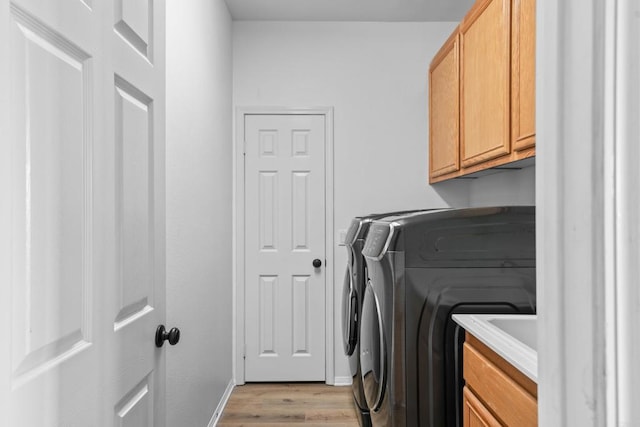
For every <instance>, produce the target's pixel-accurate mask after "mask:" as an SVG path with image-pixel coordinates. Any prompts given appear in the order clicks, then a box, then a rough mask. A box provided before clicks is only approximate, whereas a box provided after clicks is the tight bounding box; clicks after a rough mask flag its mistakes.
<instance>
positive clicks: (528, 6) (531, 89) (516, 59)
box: [511, 0, 536, 151]
mask: <svg viewBox="0 0 640 427" xmlns="http://www.w3.org/2000/svg"><path fill="white" fill-rule="evenodd" d="M511 32H512V37H511V43H512V45H511V55H512V59H511V67H512V68H511V138H512V144H513V149H514V150H516V151H519V150H524V149H525V148H529V147H533V146H534V145H535V143H536V139H535V138H536V137H535V134H536V1H535V0H513V19H512V29H511Z"/></svg>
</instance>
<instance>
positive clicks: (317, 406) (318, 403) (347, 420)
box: [218, 383, 358, 427]
mask: <svg viewBox="0 0 640 427" xmlns="http://www.w3.org/2000/svg"><path fill="white" fill-rule="evenodd" d="M283 425H284V426H286V427H295V426H304V427H314V426H315V427H327V426H328V425H331V426H335V427H358V420H357V416H356V411H355V406H354V404H353V397H352V393H351V387H334V386H328V385H326V384H319V383H290V384H289V383H275V384H274V383H259V384H245V385H242V386H237V387H235V388H234V390H233V392H232V393H231V397H230V398H229V401H228V402H227V405H226V407H225V409H224V411H223V413H222V417H221V418H220V422H219V423H218V426H220V427H242V426H246V427H274V426H283Z"/></svg>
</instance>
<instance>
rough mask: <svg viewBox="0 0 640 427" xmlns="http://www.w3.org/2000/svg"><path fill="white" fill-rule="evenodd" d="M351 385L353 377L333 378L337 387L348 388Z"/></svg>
mask: <svg viewBox="0 0 640 427" xmlns="http://www.w3.org/2000/svg"><path fill="white" fill-rule="evenodd" d="M351 383H352V379H351V377H333V385H335V386H346V385H351Z"/></svg>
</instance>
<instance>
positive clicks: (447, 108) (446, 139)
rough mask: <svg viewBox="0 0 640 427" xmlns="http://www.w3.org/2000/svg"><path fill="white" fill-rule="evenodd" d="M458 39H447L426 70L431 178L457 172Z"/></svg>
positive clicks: (458, 155) (458, 130)
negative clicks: (427, 78)
mask: <svg viewBox="0 0 640 427" xmlns="http://www.w3.org/2000/svg"><path fill="white" fill-rule="evenodd" d="M459 45H460V37H459V35H458V30H457V29H456V31H454V33H453V34H452V35H451V37H449V39H448V40H447V41H446V42H445V44H444V46H442V48H441V49H440V51H439V52H438V53H437V54H436V56H435V57H434V58H433V61H431V66H430V67H429V87H430V90H429V123H430V125H429V141H430V144H429V170H430V175H431V176H432V177H437V176H441V175H445V174H448V173H451V172H457V171H458V170H460V150H459V148H458V147H459V144H460V115H459V111H460V77H459V72H460V55H459V52H460V48H459Z"/></svg>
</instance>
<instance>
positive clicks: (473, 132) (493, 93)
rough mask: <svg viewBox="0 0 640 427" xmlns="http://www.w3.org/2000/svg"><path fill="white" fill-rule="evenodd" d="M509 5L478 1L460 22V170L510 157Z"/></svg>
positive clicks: (503, 0)
mask: <svg viewBox="0 0 640 427" xmlns="http://www.w3.org/2000/svg"><path fill="white" fill-rule="evenodd" d="M510 9H511V4H510V0H483V1H479V2H477V3H476V4H475V5H474V7H473V8H472V10H471V11H470V12H469V14H468V15H467V16H466V17H465V19H464V20H463V22H462V25H461V30H460V49H461V55H460V56H461V71H460V73H461V88H460V90H461V104H460V111H461V117H460V120H461V135H460V136H461V144H460V149H461V155H462V166H463V167H469V166H472V165H475V164H477V163H480V162H483V161H486V160H489V159H493V158H496V157H500V156H503V155H506V154H509V153H510V152H511V143H510V139H511V138H510V112H509V104H510V74H511V61H510V59H511V54H510V37H511V34H510V22H511V10H510Z"/></svg>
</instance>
